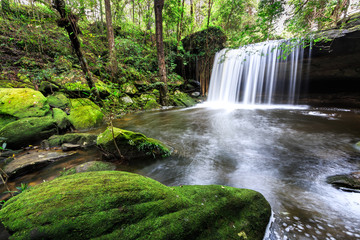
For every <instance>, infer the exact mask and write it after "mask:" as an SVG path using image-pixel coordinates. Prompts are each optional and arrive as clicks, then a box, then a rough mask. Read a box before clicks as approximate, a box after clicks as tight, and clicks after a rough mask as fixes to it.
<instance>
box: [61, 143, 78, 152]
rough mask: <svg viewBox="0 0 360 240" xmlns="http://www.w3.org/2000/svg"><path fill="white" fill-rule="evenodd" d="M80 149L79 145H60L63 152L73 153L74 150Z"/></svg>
mask: <svg viewBox="0 0 360 240" xmlns="http://www.w3.org/2000/svg"><path fill="white" fill-rule="evenodd" d="M80 148H81V145H79V144H72V143H63V144H62V145H61V150H63V152H68V151H74V150H77V149H80Z"/></svg>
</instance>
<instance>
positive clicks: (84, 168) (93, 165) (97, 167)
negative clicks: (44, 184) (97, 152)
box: [61, 161, 116, 176]
mask: <svg viewBox="0 0 360 240" xmlns="http://www.w3.org/2000/svg"><path fill="white" fill-rule="evenodd" d="M115 169H116V165H115V164H113V163H110V162H100V161H91V162H86V163H83V164H80V165H77V166H75V167H72V168H70V169H69V170H67V171H65V172H62V173H61V176H67V175H71V174H75V173H81V172H97V171H114V170H115Z"/></svg>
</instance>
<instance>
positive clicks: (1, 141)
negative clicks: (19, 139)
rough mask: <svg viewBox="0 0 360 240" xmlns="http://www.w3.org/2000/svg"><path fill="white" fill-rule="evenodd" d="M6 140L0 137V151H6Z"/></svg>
mask: <svg viewBox="0 0 360 240" xmlns="http://www.w3.org/2000/svg"><path fill="white" fill-rule="evenodd" d="M6 146H7V143H6V138H3V137H0V151H4V150H6Z"/></svg>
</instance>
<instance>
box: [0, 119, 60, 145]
mask: <svg viewBox="0 0 360 240" xmlns="http://www.w3.org/2000/svg"><path fill="white" fill-rule="evenodd" d="M57 133H58V127H57V124H56V121H55V120H54V119H53V118H52V117H51V116H46V117H32V118H22V119H19V120H17V121H15V122H12V123H9V124H7V125H6V126H4V127H3V128H2V129H0V136H1V137H3V138H6V143H7V148H10V149H17V148H20V147H24V146H27V145H29V144H35V143H36V142H37V141H40V140H42V139H45V138H48V137H50V136H51V135H53V134H57Z"/></svg>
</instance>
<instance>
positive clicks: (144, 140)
mask: <svg viewBox="0 0 360 240" xmlns="http://www.w3.org/2000/svg"><path fill="white" fill-rule="evenodd" d="M113 136H114V137H113ZM114 138H115V141H116V144H117V147H118V148H119V150H120V152H121V155H122V156H123V157H125V158H126V159H127V160H137V159H148V158H156V157H165V156H169V155H170V149H169V148H168V147H167V146H166V145H165V144H163V143H162V142H160V141H159V140H156V139H153V138H148V137H146V136H145V135H144V134H141V133H137V132H132V131H128V130H124V129H120V128H111V127H108V128H107V129H106V130H105V131H104V132H103V133H101V134H100V135H99V136H98V137H97V140H96V143H97V145H98V146H99V147H100V148H101V149H102V150H104V152H106V153H108V156H109V157H115V158H119V157H120V155H119V153H118V151H117V149H116V146H115V144H114V140H113V139H114Z"/></svg>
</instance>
